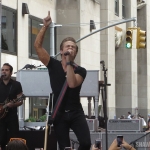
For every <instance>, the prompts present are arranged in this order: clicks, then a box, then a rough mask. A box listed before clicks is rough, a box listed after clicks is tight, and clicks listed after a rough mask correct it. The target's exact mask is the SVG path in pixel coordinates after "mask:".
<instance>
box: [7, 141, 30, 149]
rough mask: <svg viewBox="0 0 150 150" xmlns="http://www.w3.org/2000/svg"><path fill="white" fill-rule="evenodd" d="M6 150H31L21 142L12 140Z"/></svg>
mask: <svg viewBox="0 0 150 150" xmlns="http://www.w3.org/2000/svg"><path fill="white" fill-rule="evenodd" d="M6 150H29V149H28V147H27V145H26V144H25V143H24V142H23V141H21V140H12V141H10V142H8V144H7V146H6Z"/></svg>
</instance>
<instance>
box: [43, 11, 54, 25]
mask: <svg viewBox="0 0 150 150" xmlns="http://www.w3.org/2000/svg"><path fill="white" fill-rule="evenodd" d="M51 22H52V19H51V16H50V11H48V16H47V17H46V18H44V19H43V24H44V26H45V27H48V26H49V25H50V24H51Z"/></svg>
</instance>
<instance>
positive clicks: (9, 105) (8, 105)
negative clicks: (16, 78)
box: [6, 101, 14, 108]
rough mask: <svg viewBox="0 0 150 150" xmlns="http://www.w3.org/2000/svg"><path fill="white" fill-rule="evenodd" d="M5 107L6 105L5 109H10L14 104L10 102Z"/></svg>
mask: <svg viewBox="0 0 150 150" xmlns="http://www.w3.org/2000/svg"><path fill="white" fill-rule="evenodd" d="M6 105H7V107H9V108H12V107H14V102H12V101H10V102H9V103H7V104H6Z"/></svg>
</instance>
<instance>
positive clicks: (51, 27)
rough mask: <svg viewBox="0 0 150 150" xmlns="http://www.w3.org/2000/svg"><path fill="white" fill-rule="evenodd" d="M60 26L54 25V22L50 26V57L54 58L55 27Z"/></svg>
mask: <svg viewBox="0 0 150 150" xmlns="http://www.w3.org/2000/svg"><path fill="white" fill-rule="evenodd" d="M61 26H62V25H59V24H58V25H55V23H54V22H51V24H50V56H53V57H54V56H55V27H61Z"/></svg>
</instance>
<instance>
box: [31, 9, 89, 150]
mask: <svg viewBox="0 0 150 150" xmlns="http://www.w3.org/2000/svg"><path fill="white" fill-rule="evenodd" d="M51 22H52V19H51V17H50V11H49V12H48V16H47V17H46V18H45V19H43V24H44V25H43V27H42V28H41V30H40V31H39V33H38V35H37V37H36V40H35V43H34V47H35V49H36V52H37V54H38V57H39V59H40V60H41V62H42V63H43V64H44V65H45V66H47V68H48V71H49V76H50V82H51V87H52V91H53V92H54V104H55V102H56V101H57V98H58V96H59V93H60V92H61V89H62V86H63V84H64V82H65V80H66V79H67V83H68V88H67V90H66V93H65V95H64V98H63V100H62V103H61V106H60V108H59V111H58V112H57V115H56V118H55V120H54V122H53V125H54V131H55V134H56V137H57V140H58V143H59V148H60V150H64V149H65V147H70V139H69V130H70V128H71V129H72V130H73V131H74V133H75V134H76V136H77V138H78V141H79V144H80V146H79V150H89V149H90V147H91V139H90V132H89V128H88V125H87V121H86V119H85V115H84V111H83V108H82V105H81V103H80V96H79V94H80V89H81V86H82V83H83V81H84V79H85V77H86V69H85V68H82V67H80V66H78V67H77V68H76V69H75V68H74V67H73V65H72V63H74V59H75V57H76V55H77V52H78V46H77V45H76V41H75V39H74V38H72V37H68V38H65V39H64V40H63V41H62V43H61V45H60V53H61V61H58V60H56V59H54V58H53V57H50V56H49V54H48V53H47V51H46V50H45V49H44V48H43V47H42V43H43V39H44V35H45V32H46V30H47V29H48V27H49V25H50V23H51Z"/></svg>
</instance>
